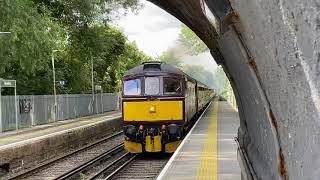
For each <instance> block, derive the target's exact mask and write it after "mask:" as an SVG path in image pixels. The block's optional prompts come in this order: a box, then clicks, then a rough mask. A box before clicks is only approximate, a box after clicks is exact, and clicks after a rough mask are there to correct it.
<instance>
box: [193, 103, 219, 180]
mask: <svg viewBox="0 0 320 180" xmlns="http://www.w3.org/2000/svg"><path fill="white" fill-rule="evenodd" d="M217 120H218V101H215V102H214V109H213V114H212V116H211V119H210V125H209V128H208V135H207V137H206V140H205V145H204V149H203V151H202V153H201V158H200V167H199V170H198V179H201V180H202V179H213V180H217V179H218V160H217V159H218V158H217V156H218V155H217Z"/></svg>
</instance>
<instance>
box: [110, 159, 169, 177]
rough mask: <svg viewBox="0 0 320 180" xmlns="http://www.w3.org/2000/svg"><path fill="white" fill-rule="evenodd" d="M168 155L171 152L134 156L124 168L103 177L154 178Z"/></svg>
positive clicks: (164, 163)
mask: <svg viewBox="0 0 320 180" xmlns="http://www.w3.org/2000/svg"><path fill="white" fill-rule="evenodd" d="M170 157H171V154H156V155H155V154H151V155H139V156H136V157H135V159H134V160H133V161H131V162H130V163H128V164H127V165H126V167H125V168H122V169H120V170H119V171H117V172H116V173H114V174H113V175H112V176H109V177H108V178H105V179H156V177H157V176H158V175H159V173H160V171H161V170H162V169H163V167H164V166H165V165H166V163H167V162H168V160H169V159H170Z"/></svg>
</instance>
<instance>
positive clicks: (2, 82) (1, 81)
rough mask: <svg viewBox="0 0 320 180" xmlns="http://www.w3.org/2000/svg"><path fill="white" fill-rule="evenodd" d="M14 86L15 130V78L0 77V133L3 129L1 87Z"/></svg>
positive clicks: (16, 115)
mask: <svg viewBox="0 0 320 180" xmlns="http://www.w3.org/2000/svg"><path fill="white" fill-rule="evenodd" d="M6 87H9V88H14V104H15V117H16V130H18V114H17V88H16V80H6V79H2V78H0V133H1V132H2V131H3V127H2V126H3V124H2V107H1V103H2V100H1V90H2V88H6Z"/></svg>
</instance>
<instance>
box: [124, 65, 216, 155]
mask: <svg viewBox="0 0 320 180" xmlns="http://www.w3.org/2000/svg"><path fill="white" fill-rule="evenodd" d="M214 96H215V91H214V90H213V89H210V88H209V87H207V86H206V85H204V84H202V83H200V82H198V81H197V80H195V79H193V78H191V77H190V76H188V75H187V74H186V73H184V72H183V71H181V70H180V69H178V68H175V67H173V66H171V65H168V64H165V63H162V62H145V63H143V64H141V65H139V66H137V67H135V68H133V69H131V70H129V71H128V72H127V74H126V75H125V76H124V77H123V79H122V118H123V126H124V127H123V130H124V134H125V140H124V145H125V149H126V150H127V151H129V152H131V153H145V152H165V153H172V152H174V151H175V150H176V149H177V147H178V146H179V144H180V142H181V141H182V139H183V137H184V136H185V135H186V133H187V131H188V130H189V129H190V127H191V126H192V124H193V121H194V120H195V119H196V116H197V115H199V114H200V112H201V111H202V110H203V109H204V108H205V106H206V105H207V104H208V103H209V102H210V101H211V99H212V98H213V97H214Z"/></svg>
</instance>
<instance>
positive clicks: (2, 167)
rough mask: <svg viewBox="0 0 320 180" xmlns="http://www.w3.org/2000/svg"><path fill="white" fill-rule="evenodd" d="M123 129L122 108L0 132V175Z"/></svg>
mask: <svg viewBox="0 0 320 180" xmlns="http://www.w3.org/2000/svg"><path fill="white" fill-rule="evenodd" d="M121 129H122V122H121V112H119V111H112V112H108V113H104V114H100V115H93V116H87V117H81V118H77V119H71V120H65V121H58V122H55V123H50V124H46V125H39V126H35V127H32V128H26V129H21V130H18V131H9V132H5V133H0V179H1V176H2V175H5V174H8V173H17V172H19V171H23V170H24V169H28V168H31V167H35V166H38V165H40V164H42V163H45V162H46V161H49V160H51V159H53V158H57V157H59V156H62V155H63V154H66V153H69V152H71V151H74V150H76V149H79V148H81V147H83V146H85V145H87V144H90V143H93V142H94V141H98V140H99V139H101V138H103V137H106V136H108V135H110V134H112V133H114V132H115V131H120V130H121Z"/></svg>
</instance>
